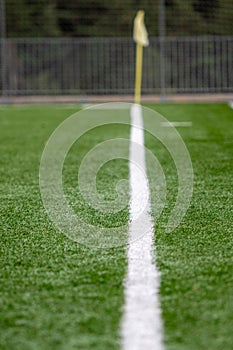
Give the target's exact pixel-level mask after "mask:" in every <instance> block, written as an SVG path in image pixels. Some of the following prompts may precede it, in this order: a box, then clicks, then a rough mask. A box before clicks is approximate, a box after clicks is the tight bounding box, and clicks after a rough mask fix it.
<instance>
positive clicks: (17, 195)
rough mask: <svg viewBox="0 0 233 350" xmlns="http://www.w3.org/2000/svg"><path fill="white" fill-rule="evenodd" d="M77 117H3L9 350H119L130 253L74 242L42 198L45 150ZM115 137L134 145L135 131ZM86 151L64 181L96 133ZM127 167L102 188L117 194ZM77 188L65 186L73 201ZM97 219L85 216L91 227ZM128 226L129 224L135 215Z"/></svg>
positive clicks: (1, 342) (4, 325)
mask: <svg viewBox="0 0 233 350" xmlns="http://www.w3.org/2000/svg"><path fill="white" fill-rule="evenodd" d="M74 112H75V110H66V109H62V108H61V109H59V108H54V107H43V106H42V107H24V108H22V107H18V108H17V107H5V108H2V109H1V110H0V123H1V127H0V134H1V136H0V138H1V158H0V163H1V167H0V169H1V184H0V186H1V206H0V214H1V230H0V234H1V246H0V251H1V287H0V330H1V331H0V333H1V335H0V349H1V350H5V349H7V350H9V349H11V350H34V349H35V350H37V349H43V350H51V349H58V350H60V349H64V350H71V349H80V350H82V349H86V350H87V349H99V350H103V349H118V342H119V336H118V334H119V323H120V317H121V307H122V304H123V289H122V280H123V278H124V275H125V268H126V256H125V248H124V247H122V248H112V249H94V248H88V247H85V246H81V245H79V244H77V243H75V242H73V241H71V240H69V239H68V238H67V237H66V236H65V235H63V234H61V233H59V232H57V231H56V229H55V228H54V226H53V225H52V223H51V222H50V220H49V218H48V216H47V214H46V212H45V210H44V208H43V204H42V201H41V198H40V193H39V184H38V182H39V179H38V178H39V164H40V158H41V154H42V151H43V148H44V145H45V143H46V142H47V140H48V138H49V136H50V134H51V133H52V131H53V130H54V129H55V128H56V127H57V126H58V124H60V123H61V122H62V121H63V120H64V119H65V118H66V117H68V116H69V115H71V114H72V113H74ZM94 134H95V139H96V140H97V141H102V140H104V139H105V138H106V130H101V129H100V130H96V131H95V132H94ZM108 134H109V133H108ZM110 134H111V135H112V136H115V137H117V136H118V137H128V128H124V127H118V128H117V127H115V128H114V130H113V131H110ZM94 142H95V141H94ZM80 145H81V146H80V148H79V151H80V152H79V153H76V157H74V164H72V155H73V154H74V152H73V153H72V151H71V156H70V157H68V158H69V159H68V162H67V165H66V166H65V170H64V174H66V172H67V171H68V170H69V166H70V168H71V170H72V166H73V168H75V167H76V165H77V164H78V162H80V159H79V154H80V155H82V154H83V153H85V151H86V150H87V149H88V148H89V146H93V132H92V133H91V132H90V134H89V135H86V136H84V137H83V138H82V140H81V143H80ZM70 160H71V162H70ZM116 162H117V161H116ZM119 162H120V166H119V167H117V172H116V164H115V163H114V162H113V163H114V164H112V166H110V165H111V164H107V165H106V172H107V174H108V175H109V178H108V180H107V181H106V172H105V171H103V170H102V173H100V176H99V182H98V186H100V187H101V186H102V187H103V181H104V183H105V190H107V189H106V187H110V189H111V190H112V182H113V181H112V179H113V178H115V177H117V178H118V177H120V178H124V177H126V178H127V176H128V164H127V163H126V162H125V161H123V160H122V161H121V160H119ZM67 169H68V170H67ZM116 174H117V175H116ZM75 176H76V169H75ZM73 180H74V179H73V178H72V177H68V178H67V179H66V178H65V183H66V185H67V190H68V193H67V196H68V197H69V198H70V199H72V192H71V195H70V194H69V189H70V188H72V186H73V185H74V186H75V185H76V183H75V184H74V181H73ZM76 197H77V198H76V202H78V203H79V205H81V206H82V208H85V205H84V204H83V203H81V204H80V202H79V197H78V195H76ZM73 198H75V195H73ZM74 204H75V203H74ZM90 213H91V212H90V210H89V211H87V212H85V211H84V214H83V216H84V219H86V218H88V217H90ZM121 219H122V222H123V223H125V222H127V220H128V211H127V209H126V210H125V211H123V212H122V218H121V217H120V216H119V215H118V220H121ZM96 220H98V217H97V216H96Z"/></svg>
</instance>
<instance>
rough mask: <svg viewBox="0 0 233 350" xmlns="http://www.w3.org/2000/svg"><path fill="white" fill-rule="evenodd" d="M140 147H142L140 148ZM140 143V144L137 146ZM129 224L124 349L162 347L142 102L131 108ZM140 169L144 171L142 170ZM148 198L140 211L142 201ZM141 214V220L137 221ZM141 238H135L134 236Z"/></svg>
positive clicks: (123, 323) (158, 282)
mask: <svg viewBox="0 0 233 350" xmlns="http://www.w3.org/2000/svg"><path fill="white" fill-rule="evenodd" d="M138 144H139V145H140V146H141V147H140V150H139V148H138V147H137V146H138ZM136 145H137V146H136ZM129 167H130V187H131V194H130V196H131V200H130V225H129V242H130V243H129V247H128V270H127V275H126V278H125V305H124V314H123V320H122V327H121V337H122V349H123V350H144V349H145V350H162V349H163V342H162V321H161V309H160V303H159V285H160V278H159V272H158V270H157V268H156V265H155V262H154V240H153V236H154V227H153V219H152V217H151V215H150V211H151V206H150V200H149V198H150V193H149V185H148V180H147V177H146V176H145V174H146V162H145V149H144V131H143V120H142V109H141V106H140V105H136V104H135V105H133V106H132V108H131V138H130V164H129ZM139 168H141V170H140V169H139ZM145 198H146V199H147V200H146V204H145V208H144V210H142V211H141V212H140V213H139V211H140V209H138V208H140V207H141V202H143V201H145ZM136 217H140V220H137V219H136V220H135V218H136ZM140 236H141V237H142V238H139V239H137V240H134V239H135V237H140Z"/></svg>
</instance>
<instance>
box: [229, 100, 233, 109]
mask: <svg viewBox="0 0 233 350" xmlns="http://www.w3.org/2000/svg"><path fill="white" fill-rule="evenodd" d="M229 107H230V108H231V109H233V101H230V102H229Z"/></svg>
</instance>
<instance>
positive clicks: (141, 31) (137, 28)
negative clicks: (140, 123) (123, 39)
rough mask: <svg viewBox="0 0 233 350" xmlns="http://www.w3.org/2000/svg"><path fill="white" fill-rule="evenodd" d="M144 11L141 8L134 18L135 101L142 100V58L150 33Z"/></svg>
mask: <svg viewBox="0 0 233 350" xmlns="http://www.w3.org/2000/svg"><path fill="white" fill-rule="evenodd" d="M144 15H145V13H144V11H142V10H140V11H138V12H137V15H136V17H135V19H134V28H133V39H134V41H135V42H136V44H137V51H136V77H135V95H134V102H135V103H140V102H141V84H142V58H143V46H148V45H149V41H148V34H147V30H146V27H145V24H144Z"/></svg>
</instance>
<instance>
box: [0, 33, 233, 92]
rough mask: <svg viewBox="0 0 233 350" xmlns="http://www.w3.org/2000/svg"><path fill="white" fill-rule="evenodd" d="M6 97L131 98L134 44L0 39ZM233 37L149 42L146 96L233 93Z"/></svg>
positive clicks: (0, 83)
mask: <svg viewBox="0 0 233 350" xmlns="http://www.w3.org/2000/svg"><path fill="white" fill-rule="evenodd" d="M0 49H1V58H0V60H1V79H0V89H1V93H2V95H5V96H12V95H53V94H56V95H57V94H58V95H60V94H78V95H90V94H95V95H98V94H109V95H111V94H133V89H134V71H135V45H134V43H133V41H132V39H131V38H86V39H84V38H73V39H69V38H60V39H59V38H57V39H56V38H52V39H48V38H46V39H9V38H8V39H2V40H1V43H0ZM232 63H233V37H223V36H220V37H182V38H167V37H166V38H150V46H149V47H148V48H145V50H144V63H143V83H142V92H143V93H144V94H168V93H186V92H187V93H199V92H213V93H214V92H232V91H233V74H232V73H233V71H232V68H233V66H232Z"/></svg>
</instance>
